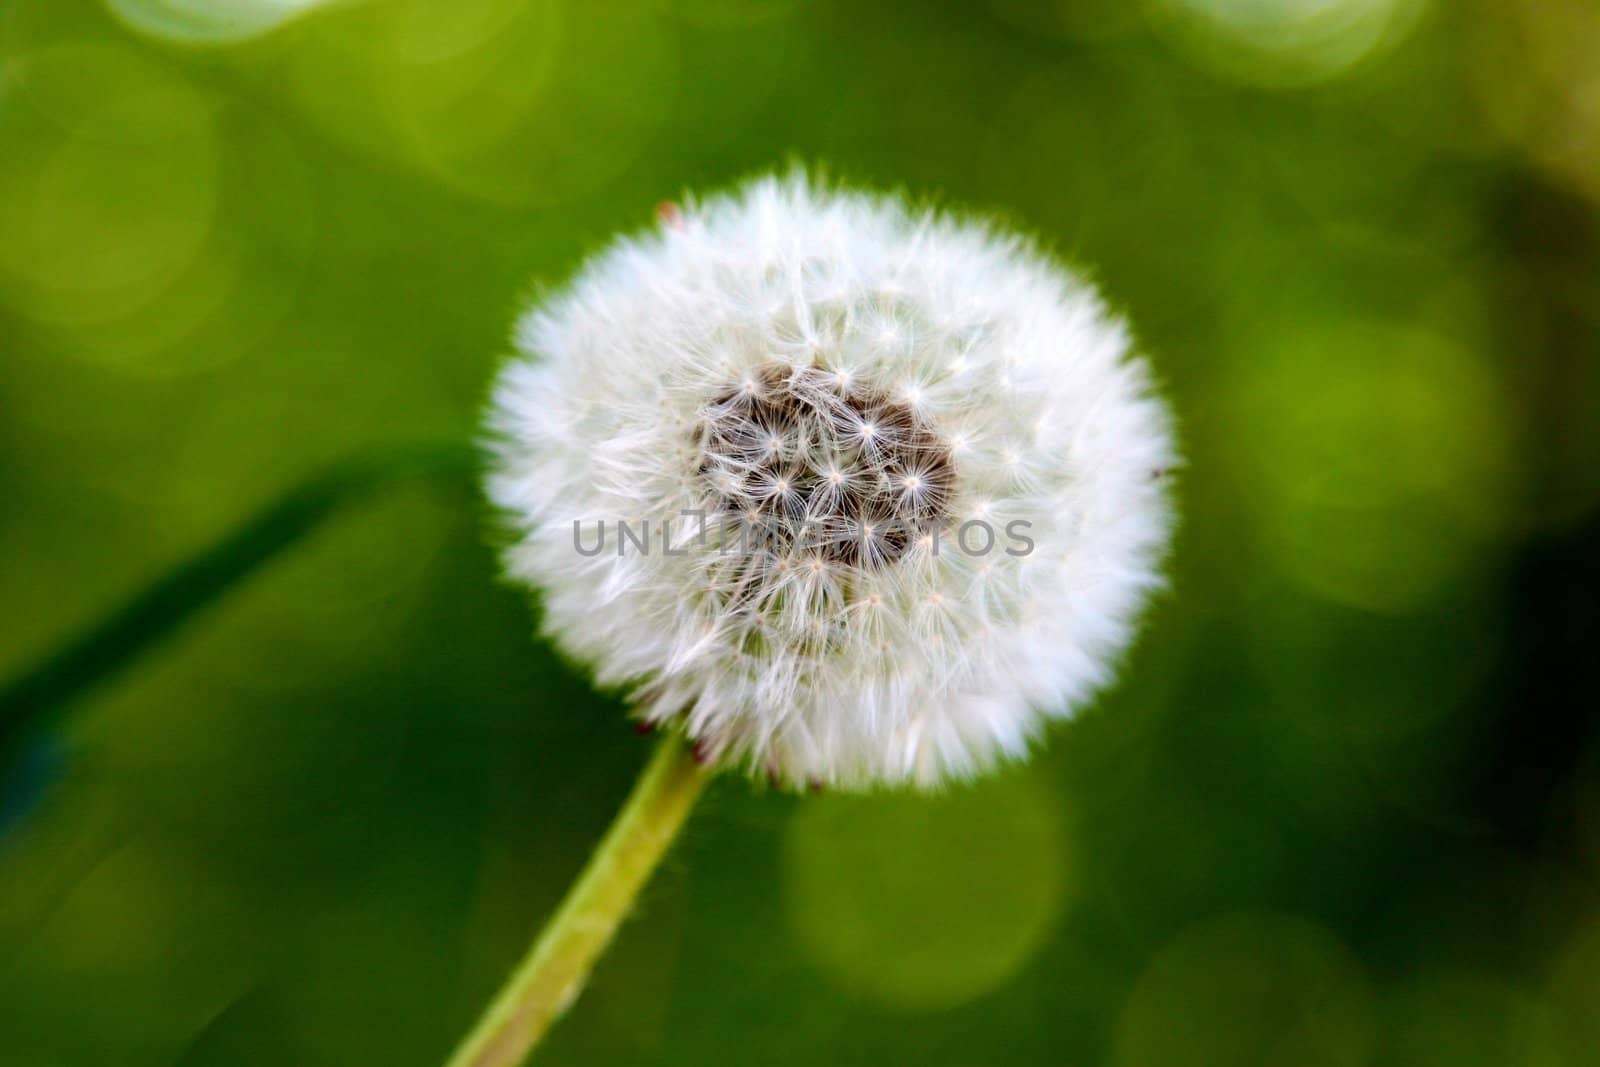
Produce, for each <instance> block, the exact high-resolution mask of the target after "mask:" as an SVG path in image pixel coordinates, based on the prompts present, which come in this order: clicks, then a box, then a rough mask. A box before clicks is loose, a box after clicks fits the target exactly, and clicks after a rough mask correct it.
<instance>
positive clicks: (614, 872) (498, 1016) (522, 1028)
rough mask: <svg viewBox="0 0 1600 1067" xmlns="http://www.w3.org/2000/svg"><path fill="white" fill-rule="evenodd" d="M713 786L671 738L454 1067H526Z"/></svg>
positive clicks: (684, 746) (683, 745) (687, 749)
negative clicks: (696, 805) (705, 791)
mask: <svg viewBox="0 0 1600 1067" xmlns="http://www.w3.org/2000/svg"><path fill="white" fill-rule="evenodd" d="M710 777H711V770H710V769H709V768H706V767H702V766H701V765H700V763H699V762H698V761H697V760H696V759H695V758H694V751H693V748H692V747H691V746H690V745H689V743H688V742H687V741H685V740H684V739H683V737H682V736H680V735H679V734H677V733H675V732H672V733H668V734H666V735H665V736H663V737H662V739H661V742H660V745H659V746H658V747H657V749H656V752H655V755H654V756H652V757H651V759H650V762H649V764H648V765H646V767H645V769H644V772H643V773H642V774H641V775H640V776H639V780H638V782H637V783H635V784H634V787H633V793H632V794H631V795H630V796H629V797H628V800H627V803H625V804H624V805H623V806H622V810H621V811H620V812H618V813H617V817H616V820H615V821H614V822H612V824H611V829H610V830H609V831H607V832H606V836H605V839H604V840H602V841H601V842H600V845H599V847H598V848H597V849H595V852H594V855H593V856H591V857H590V859H589V864H588V866H586V867H585V868H584V869H583V873H582V874H581V875H579V876H578V881H577V883H576V884H574V885H573V887H572V888H571V889H570V890H569V891H568V892H567V897H566V899H565V900H563V901H562V902H561V908H560V910H559V911H557V912H556V914H555V917H554V918H552V919H551V920H550V922H549V924H548V925H547V926H546V927H545V928H544V932H543V933H542V934H540V935H539V939H538V940H537V941H535V942H534V944H533V947H532V948H531V949H529V951H528V954H527V955H526V956H525V957H524V958H523V960H522V962H521V963H520V964H519V965H518V966H517V969H516V970H515V971H514V972H513V973H512V975H511V977H510V978H509V979H507V980H506V983H505V985H504V986H503V987H501V990H500V992H499V994H498V995H497V996H496V997H495V999H494V1002H493V1003H491V1004H490V1005H489V1007H488V1009H487V1010H486V1011H485V1012H484V1013H483V1016H482V1018H480V1019H479V1020H478V1024H477V1026H475V1027H474V1028H473V1030H472V1033H471V1034H469V1035H468V1036H467V1038H466V1040H464V1041H463V1042H462V1043H461V1045H460V1046H459V1047H458V1048H457V1049H456V1052H455V1055H453V1056H452V1057H451V1058H450V1060H449V1064H448V1067H516V1065H517V1064H520V1063H521V1062H522V1061H523V1059H524V1058H525V1057H526V1056H527V1055H528V1053H529V1052H530V1051H532V1049H533V1047H534V1046H535V1045H537V1044H538V1043H539V1040H540V1039H541V1038H542V1037H543V1036H544V1034H545V1031H546V1030H548V1029H549V1028H550V1026H551V1024H552V1023H554V1022H555V1020H556V1018H557V1017H558V1016H560V1015H561V1013H562V1012H563V1011H565V1010H566V1008H567V1006H568V1005H570V1004H571V1003H572V1001H573V1000H574V999H576V998H577V995H578V993H579V991H580V990H581V989H582V988H583V983H584V981H585V979H587V978H588V976H589V971H590V969H591V968H592V967H593V966H594V963H595V960H596V959H597V958H598V957H599V955H600V953H601V952H603V951H604V950H605V947H606V945H607V944H609V943H610V941H611V938H612V935H613V934H615V933H616V930H617V927H618V926H619V925H620V924H621V922H622V920H623V919H624V918H626V917H627V914H628V911H629V909H630V908H631V907H632V906H633V901H634V898H636V897H637V896H638V895H639V890H641V889H642V888H644V885H645V883H646V882H647V881H649V879H650V874H651V872H652V871H654V870H655V868H656V864H658V863H660V862H661V857H662V856H663V855H665V854H666V851H667V848H668V846H669V845H671V844H672V840H673V838H675V837H676V836H677V834H678V830H679V829H680V828H681V827H682V826H683V823H684V820H685V819H686V818H687V816H688V814H689V811H690V809H691V808H693V807H694V802H695V800H696V798H698V797H699V795H700V791H701V790H702V789H703V788H705V784H706V782H707V781H708V780H709V779H710Z"/></svg>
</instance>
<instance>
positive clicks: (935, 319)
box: [489, 176, 1176, 788]
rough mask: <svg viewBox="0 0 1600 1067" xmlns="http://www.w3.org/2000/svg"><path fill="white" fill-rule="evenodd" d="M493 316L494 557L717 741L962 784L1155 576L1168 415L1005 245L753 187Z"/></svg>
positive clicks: (1065, 288) (704, 737) (755, 765)
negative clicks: (513, 328)
mask: <svg viewBox="0 0 1600 1067" xmlns="http://www.w3.org/2000/svg"><path fill="white" fill-rule="evenodd" d="M516 339H517V344H518V347H519V349H520V350H521V353H522V354H521V356H519V357H518V358H516V359H514V360H513V361H512V362H511V363H510V364H509V365H508V366H507V367H506V368H505V370H504V371H503V372H502V374H501V376H500V379H499V382H498V385H497V387H496V390H495V393H494V401H493V412H492V429H493V434H494V448H495V462H494V467H493V470H492V472H491V475H490V479H489V493H490V495H491V497H492V499H493V500H494V502H495V503H496V504H497V505H498V506H499V507H500V509H501V510H502V511H503V512H504V513H505V514H506V516H507V518H508V519H509V522H510V524H511V526H512V528H513V531H514V535H515V543H514V544H513V545H512V546H511V547H510V548H509V549H508V550H507V552H506V556H505V562H506V566H507V568H508V570H509V571H510V573H511V574H512V575H513V576H514V577H516V578H517V579H519V580H522V581H525V582H527V583H529V584H530V585H533V586H535V587H537V588H539V589H540V590H542V592H543V601H544V626H545V628H546V630H547V632H548V633H549V635H550V636H551V637H552V638H554V639H555V640H556V641H557V642H558V643H559V644H560V645H561V646H562V647H563V648H564V649H565V650H566V651H568V652H569V653H571V654H572V655H574V656H575V657H576V658H578V659H580V660H582V661H585V662H587V663H589V664H592V665H593V668H594V671H595V674H596V676H597V678H598V680H599V681H600V682H601V683H602V684H606V685H619V686H626V687H628V688H629V690H630V691H631V694H632V696H633V698H634V700H635V703H636V707H637V708H638V714H639V715H640V716H641V717H642V718H643V719H644V720H646V721H648V722H651V723H657V724H663V725H665V724H673V725H675V726H677V727H678V728H681V729H683V730H684V731H686V732H687V733H688V734H689V736H690V737H692V738H693V739H694V740H695V741H696V743H697V745H698V747H699V750H700V751H701V752H702V753H703V754H705V755H706V756H707V757H708V758H712V759H715V760H718V761H722V762H728V763H736V764H739V765H741V766H744V767H746V768H747V769H749V770H751V771H753V772H756V773H761V774H766V775H770V776H772V777H774V778H775V779H777V780H780V781H782V782H785V783H789V784H792V785H795V786H805V785H808V784H817V783H821V784H825V785H828V786H833V787H838V788H867V787H871V786H874V785H878V784H885V783H896V782H906V781H909V782H914V783H917V784H921V785H933V784H937V783H939V782H941V781H944V780H947V779H950V778H959V777H966V776H970V775H972V774H975V773H977V772H978V771H980V770H982V769H984V768H986V767H988V766H990V765H991V764H993V763H994V762H996V761H997V760H999V759H1002V758H1007V757H1018V756H1020V755H1023V754H1025V753H1026V751H1027V749H1028V746H1029V744H1030V743H1031V742H1032V741H1033V740H1034V739H1035V738H1036V737H1037V735H1038V734H1039V732H1040V730H1041V728H1042V726H1043V725H1044V724H1045V723H1046V722H1047V721H1048V720H1050V719H1052V718H1060V717H1065V716H1067V715H1069V714H1071V713H1072V712H1073V711H1074V710H1076V709H1077V708H1078V707H1081V706H1082V704H1083V703H1084V702H1085V701H1086V700H1087V699H1089V698H1090V697H1091V696H1092V695H1093V694H1094V693H1095V692H1096V691H1097V690H1098V689H1100V688H1101V687H1102V686H1103V685H1104V684H1105V682H1106V681H1107V679H1108V678H1109V677H1110V675H1111V669H1112V665H1113V661H1114V660H1115V659H1116V658H1117V657H1118V656H1119V654H1120V653H1121V652H1122V651H1123V650H1124V648H1125V647H1126V646H1127V644H1128V643H1129V641H1130V638H1131V636H1132V633H1133V628H1134V624H1135V622H1136V619H1137V616H1138V614H1139V611H1140V609H1141V607H1142V605H1143V604H1144V602H1145V600H1146V598H1147V597H1148V595H1149V592H1150V591H1151V589H1152V588H1154V587H1156V586H1158V585H1159V584H1160V575H1159V570H1158V567H1159V564H1160V560H1161V557H1162V555H1163V553H1164V551H1165V548H1166V544H1167V540H1168V532H1169V527H1170V513H1169V506H1168V501H1167V486H1166V479H1164V478H1163V477H1160V476H1159V475H1160V474H1161V473H1163V472H1166V471H1169V470H1171V469H1172V468H1173V467H1174V466H1175V465H1176V456H1175V454H1174V449H1173V444H1172V439H1171V433H1170V428H1169V418H1168V413H1167V410H1166V408H1165V406H1164V405H1163V404H1162V402H1161V401H1160V400H1159V399H1158V398H1157V397H1156V395H1155V394H1154V392H1153V391H1152V388H1151V385H1150V380H1149V374H1148V371H1147V368H1146V365H1145V363H1144V361H1143V360H1142V359H1141V358H1139V357H1138V356H1136V355H1134V354H1133V353H1132V351H1131V344H1130V340H1129V336H1128V332H1127V330H1126V328H1125V327H1124V326H1123V324H1122V323H1121V322H1120V321H1119V320H1117V319H1116V318H1114V317H1112V316H1111V315H1110V314H1108V313H1107V311H1106V310H1105V308H1104V306H1103V305H1102V303H1101V301H1100V299H1099V297H1098V296H1097V295H1096V294H1095V292H1094V290H1093V289H1092V288H1090V286H1089V285H1088V284H1086V283H1085V282H1084V281H1083V280H1082V279H1080V278H1078V277H1077V276H1075V275H1073V274H1072V273H1070V272H1068V271H1067V270H1065V269H1064V268H1062V267H1061V266H1060V265H1058V264H1057V263H1055V262H1053V261H1052V260H1050V259H1049V258H1047V257H1046V256H1044V255H1042V254H1041V253H1039V252H1038V251H1036V250H1035V249H1034V248H1033V247H1032V246H1031V245H1030V244H1029V243H1028V242H1026V241H1025V240H1022V239H1020V238H1017V237H1015V236H1011V235H1008V234H1005V233H1003V232H1000V231H998V230H995V229H993V228H990V227H988V226H985V225H982V224H978V223H973V222H968V221H962V220H959V219H954V218H950V217H947V216H944V215H940V214H935V213H931V212H918V211H914V210H912V209H910V208H908V207H906V206H905V205H903V204H902V203H901V202H900V201H898V200H896V199H893V198H889V197H880V196H874V195H868V194H861V193H850V192H834V191H824V190H821V189H819V188H817V187H816V186H815V185H813V184H812V183H811V182H809V181H808V180H807V179H805V178H804V177H799V176H795V177H788V178H766V179H762V180H758V181H755V182H753V183H750V184H748V185H745V186H743V187H742V188H740V189H737V190H736V191H734V192H732V193H730V194H725V195H721V196H716V197H712V198H709V199H707V200H704V201H702V202H699V203H690V204H688V205H686V206H685V207H684V208H683V209H682V210H681V211H678V212H675V213H673V214H672V215H671V216H670V217H667V218H665V219H664V223H663V225H661V226H660V227H657V228H655V229H653V230H651V231H649V232H647V233H644V234H642V235H638V236H635V237H630V238H624V239H621V240H619V241H618V242H616V244H614V245H613V246H612V247H611V249H610V250H609V251H606V252H604V253H602V254H601V255H599V256H598V257H596V258H595V259H594V260H593V261H591V262H590V263H589V264H588V265H587V266H586V267H584V269H583V270H582V271H580V273H579V274H578V276H577V278H576V279H575V280H574V281H573V282H572V283H571V284H570V285H569V286H568V287H567V288H566V289H564V290H561V291H558V292H556V293H554V294H553V295H551V296H549V297H547V298H545V299H544V300H542V301H541V302H540V303H539V304H538V306H536V307H534V308H533V309H532V310H531V311H530V312H528V314H527V315H526V316H525V317H524V318H523V319H522V321H521V322H520V324H519V326H518V329H517V334H516ZM686 516H694V517H696V518H695V519H694V520H693V522H697V523H698V524H699V536H696V535H695V532H694V530H693V528H692V523H691V521H690V520H689V519H687V518H686ZM602 522H603V523H605V524H606V525H605V531H604V534H603V537H602V538H601V540H602V541H603V544H604V550H603V551H598V552H593V553H591V552H589V551H584V552H580V551H578V550H577V548H578V545H579V544H580V543H581V545H582V546H584V547H585V548H586V549H587V548H588V547H589V546H592V545H593V544H594V543H595V542H596V534H595V530H596V527H597V526H598V525H599V524H600V523H602ZM646 525H648V530H653V531H659V532H658V533H657V534H656V538H657V539H656V541H655V542H652V541H650V539H649V537H648V536H647V537H646V538H645V543H646V544H647V545H650V546H651V548H652V549H653V550H646V551H642V552H641V551H634V550H633V545H634V541H633V540H632V539H630V537H629V534H630V532H631V531H633V530H635V529H637V528H639V527H644V526H646ZM580 531H581V532H582V534H583V536H582V537H579V536H578V535H579V532H580ZM668 531H670V537H669V536H667V532H668ZM669 544H670V546H671V551H664V550H663V549H664V548H666V547H667V546H668V545H669Z"/></svg>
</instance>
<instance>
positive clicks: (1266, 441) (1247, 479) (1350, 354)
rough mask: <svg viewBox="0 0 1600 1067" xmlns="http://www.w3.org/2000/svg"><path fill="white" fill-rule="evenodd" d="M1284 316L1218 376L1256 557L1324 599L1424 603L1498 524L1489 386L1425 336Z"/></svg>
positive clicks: (1461, 357) (1495, 409) (1498, 443)
mask: <svg viewBox="0 0 1600 1067" xmlns="http://www.w3.org/2000/svg"><path fill="white" fill-rule="evenodd" d="M1284 325H1285V328H1284V329H1283V331H1282V332H1281V333H1279V334H1278V335H1277V336H1276V337H1275V338H1272V339H1265V340H1262V341H1260V342H1257V343H1254V344H1251V345H1249V346H1248V358H1247V359H1243V360H1241V361H1240V364H1239V366H1237V367H1236V368H1234V370H1233V373H1234V374H1235V375H1236V378H1235V379H1234V380H1233V381H1232V382H1231V383H1230V386H1229V388H1230V391H1231V392H1232V394H1233V395H1232V398H1231V400H1230V403H1229V409H1228V418H1229V420H1230V421H1229V429H1230V432H1229V434H1228V435H1227V437H1226V443H1227V446H1228V447H1229V449H1230V450H1231V451H1232V459H1233V462H1234V464H1235V467H1236V477H1237V484H1238V487H1239V490H1240V492H1241V494H1242V495H1243V497H1244V499H1245V501H1246V502H1247V504H1248V505H1249V506H1250V507H1251V508H1252V509H1253V510H1254V511H1255V512H1256V518H1257V521H1258V522H1259V533H1260V536H1261V538H1262V541H1263V547H1264V548H1265V549H1266V553H1267V556H1268V558H1270V559H1272V560H1273V562H1274V563H1276V564H1277V566H1278V568H1279V569H1280V570H1281V571H1282V572H1283V573H1284V574H1285V575H1286V576H1288V577H1289V578H1291V579H1292V580H1294V581H1296V582H1298V583H1300V584H1301V585H1302V586H1303V587H1305V588H1306V589H1308V590H1309V591H1311V592H1314V593H1316V594H1318V595H1320V596H1323V597H1326V598H1328V599H1329V600H1332V601H1334V602H1336V603H1340V604H1345V605H1348V606H1352V607H1360V608H1365V609H1368V610H1373V611H1396V612H1399V611H1407V610H1411V609H1413V608H1416V607H1419V606H1421V605H1423V604H1425V603H1427V602H1429V601H1430V600H1431V598H1432V597H1433V595H1434V594H1435V593H1436V592H1437V591H1439V590H1440V589H1441V587H1443V586H1444V585H1446V584H1447V583H1448V582H1450V581H1451V580H1453V579H1455V578H1456V577H1458V576H1459V575H1461V574H1463V573H1466V572H1468V571H1470V570H1471V569H1472V567H1473V566H1474V565H1475V564H1477V563H1478V562H1480V560H1481V556H1482V554H1483V552H1484V551H1485V550H1486V549H1487V548H1488V547H1489V546H1490V545H1491V544H1492V542H1493V539H1494V537H1495V535H1496V534H1497V533H1498V532H1499V531H1500V529H1501V528H1502V526H1503V523H1504V522H1505V520H1506V517H1507V510H1508V504H1509V499H1508V474H1509V468H1510V461H1509V452H1510V441H1509V440H1508V437H1509V431H1508V429H1507V419H1506V411H1505V407H1504V400H1503V396H1504V393H1503V390H1502V389H1501V387H1500V386H1499V384H1498V382H1497V381H1496V380H1495V375H1494V373H1493V371H1492V369H1491V368H1490V367H1489V366H1488V365H1487V364H1486V363H1485V361H1484V360H1483V358H1482V356H1481V355H1479V354H1478V353H1475V352H1472V351H1469V350H1468V349H1466V348H1464V347H1462V346H1460V345H1458V344H1456V343H1454V342H1452V341H1450V340H1449V339H1447V338H1445V337H1443V336H1441V335H1439V334H1437V333H1433V332H1429V331H1425V330H1420V329H1415V328H1410V327H1404V326H1394V325H1389V324H1381V323H1370V322H1361V321H1354V320H1352V321H1343V322H1339V321H1334V322H1324V323H1320V324H1306V325H1303V326H1300V327H1293V326H1290V325H1288V324H1284Z"/></svg>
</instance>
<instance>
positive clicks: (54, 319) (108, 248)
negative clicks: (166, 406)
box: [0, 42, 221, 330]
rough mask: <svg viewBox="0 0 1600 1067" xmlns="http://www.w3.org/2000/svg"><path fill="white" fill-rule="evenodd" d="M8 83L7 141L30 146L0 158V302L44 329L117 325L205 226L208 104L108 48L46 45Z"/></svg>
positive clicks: (188, 261)
mask: <svg viewBox="0 0 1600 1067" xmlns="http://www.w3.org/2000/svg"><path fill="white" fill-rule="evenodd" d="M84 71H96V72H98V73H99V76H100V77H99V79H98V80H96V79H90V81H92V82H93V84H94V85H95V86H97V87H98V92H91V91H90V90H89V89H87V88H85V87H84V85H83V82H84V81H85V79H84V78H83V72H84ZM16 77H17V79H18V86H19V88H18V90H17V91H18V98H19V100H20V101H21V102H22V103H23V104H24V105H25V106H24V107H22V108H18V109H16V111H15V112H14V113H13V115H12V120H13V122H14V123H15V125H14V126H13V142H14V143H15V141H17V140H19V139H20V140H22V141H23V143H25V144H26V146H27V148H28V151H27V152H25V153H18V154H15V155H11V156H8V157H7V158H5V159H0V197H3V199H4V202H5V203H6V204H8V205H9V206H10V208H9V210H7V211H5V212H3V213H0V299H3V300H5V301H6V302H7V303H9V304H12V305H13V306H15V307H16V308H17V309H18V310H19V311H20V312H21V313H22V314H23V315H24V316H26V317H27V318H28V319H30V320H32V321H34V322H36V323H38V324H40V325H43V326H46V327H48V328H51V329H66V330H71V329H74V328H77V327H84V326H95V325H98V324H110V323H114V322H116V321H118V320H120V319H124V318H126V317H127V316H129V315H132V314H134V313H136V312H138V311H139V310H140V309H142V308H144V307H146V306H148V305H150V304H151V303H153V302H154V301H156V300H157V299H159V298H160V297H161V296H162V295H163V294H164V293H165V292H167V291H168V290H169V289H171V288H172V287H173V286H174V285H175V284H176V283H177V280H178V279H179V278H180V277H181V276H182V275H183V274H184V273H185V272H186V271H188V270H189V269H190V268H191V267H192V266H193V264H194V263H195V261H196V260H197V259H198V258H199V257H200V256H201V254H202V250H203V249H204V247H205V245H206V243H207V241H208V240H209V239H210V237H211V235H212V232H213V230H214V228H215V225H216V215H217V206H218V199H219V184H220V170H221V161H220V157H221V146H220V144H219V139H218V136H217V130H216V123H215V118H214V107H213V104H212V102H211V101H210V100H209V99H208V98H207V97H206V95H205V94H204V93H202V92H201V91H200V90H198V89H196V88H194V87H193V86H191V85H190V84H188V83H187V82H186V81H185V80H184V79H183V78H181V77H180V76H178V75H177V74H176V73H174V72H172V71H170V70H167V69H165V68H163V67H160V66H158V65H156V64H154V63H151V62H148V61H146V60H144V59H143V58H142V57H140V56H139V55H138V54H137V53H136V52H134V51H133V50H131V49H128V48H126V47H124V46H120V45H112V44H101V43H78V42H70V43H63V44H58V45H50V46H46V47H43V48H40V49H38V50H37V51H35V52H32V53H28V54H25V55H24V56H22V57H21V58H20V59H19V60H18V62H17V65H16Z"/></svg>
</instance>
